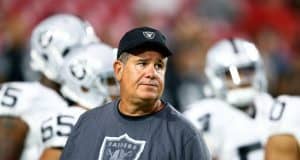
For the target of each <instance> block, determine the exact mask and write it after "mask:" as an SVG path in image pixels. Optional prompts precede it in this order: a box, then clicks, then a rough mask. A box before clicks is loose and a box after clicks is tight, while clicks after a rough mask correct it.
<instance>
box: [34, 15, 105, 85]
mask: <svg viewBox="0 0 300 160" xmlns="http://www.w3.org/2000/svg"><path fill="white" fill-rule="evenodd" d="M92 42H99V39H98V37H97V36H96V34H95V32H94V29H93V28H92V26H91V25H90V24H89V23H88V22H86V21H83V20H81V19H80V18H79V17H76V16H73V15H70V14H57V15H53V16H51V17H48V18H46V19H45V20H43V21H42V22H41V23H39V24H38V25H37V26H36V27H35V28H34V30H33V32H32V35H31V42H30V43H31V53H30V56H31V62H30V65H31V67H32V69H33V70H36V71H40V72H42V73H43V74H44V75H45V76H46V77H47V78H49V79H51V80H53V81H55V82H61V80H60V77H59V76H58V75H59V74H58V72H59V71H60V67H61V65H62V62H63V58H64V57H65V56H66V54H68V52H69V51H70V49H71V47H74V46H78V45H84V44H88V43H92Z"/></svg>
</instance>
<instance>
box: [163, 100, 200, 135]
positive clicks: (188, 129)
mask: <svg viewBox="0 0 300 160" xmlns="http://www.w3.org/2000/svg"><path fill="white" fill-rule="evenodd" d="M167 108H168V111H169V113H168V116H167V121H169V122H170V123H171V124H174V125H173V127H175V128H176V130H177V131H182V132H185V133H189V134H193V135H195V134H196V132H197V131H196V129H195V127H194V126H193V125H192V123H191V122H190V121H188V120H187V119H186V118H185V117H184V115H183V114H182V113H180V112H179V111H177V110H176V109H175V108H174V107H173V106H172V105H170V104H168V105H167Z"/></svg>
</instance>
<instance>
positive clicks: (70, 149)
mask: <svg viewBox="0 0 300 160" xmlns="http://www.w3.org/2000/svg"><path fill="white" fill-rule="evenodd" d="M83 119H84V114H83V115H81V116H80V118H79V119H78V121H77V122H76V124H75V126H74V128H73V129H72V132H71V134H70V135H69V138H68V140H67V143H66V145H65V147H64V149H63V152H62V155H61V157H60V160H70V159H75V158H73V157H72V156H73V155H74V153H75V152H76V147H77V145H76V139H77V137H78V136H79V133H80V126H81V124H82V121H83Z"/></svg>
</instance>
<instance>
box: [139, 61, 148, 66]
mask: <svg viewBox="0 0 300 160" xmlns="http://www.w3.org/2000/svg"><path fill="white" fill-rule="evenodd" d="M137 65H139V66H146V65H147V63H146V62H139V63H138V64H137Z"/></svg>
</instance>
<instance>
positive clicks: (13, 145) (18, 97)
mask: <svg viewBox="0 0 300 160" xmlns="http://www.w3.org/2000/svg"><path fill="white" fill-rule="evenodd" d="M98 41H99V40H98V38H97V36H96V35H95V33H94V31H93V28H92V27H91V25H89V24H88V23H87V22H85V21H83V20H81V19H79V18H78V17H76V16H73V15H69V14H58V15H53V16H51V17H48V18H46V19H45V20H43V21H42V22H41V23H39V24H38V25H37V26H36V27H35V28H34V30H33V33H32V35H31V53H30V55H31V61H30V62H31V66H32V68H33V69H34V70H36V71H40V72H41V73H42V75H41V80H40V81H39V82H10V83H5V84H2V85H1V90H0V140H1V143H0V145H1V146H0V159H3V160H4V159H5V160H8V159H9V160H19V159H21V160H34V159H38V157H39V156H40V145H41V141H40V139H41V138H40V137H41V135H40V126H41V120H42V118H43V117H44V116H45V115H47V114H49V113H52V112H54V111H57V110H59V109H61V108H64V107H67V103H66V101H65V100H64V99H63V98H62V97H61V96H60V95H59V94H58V93H57V92H56V91H57V90H58V89H59V88H60V85H59V84H60V83H61V82H62V79H61V77H60V76H59V72H60V67H61V65H62V63H63V60H64V58H65V56H66V55H67V54H68V53H69V51H70V49H71V48H72V47H74V46H79V45H85V44H89V43H92V42H98ZM42 129H44V130H46V131H47V129H48V128H42Z"/></svg>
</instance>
